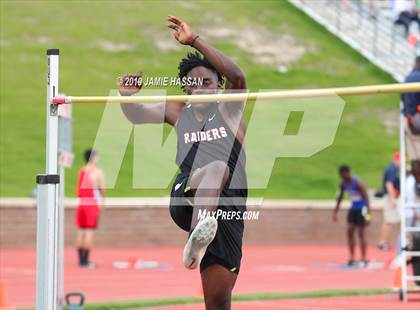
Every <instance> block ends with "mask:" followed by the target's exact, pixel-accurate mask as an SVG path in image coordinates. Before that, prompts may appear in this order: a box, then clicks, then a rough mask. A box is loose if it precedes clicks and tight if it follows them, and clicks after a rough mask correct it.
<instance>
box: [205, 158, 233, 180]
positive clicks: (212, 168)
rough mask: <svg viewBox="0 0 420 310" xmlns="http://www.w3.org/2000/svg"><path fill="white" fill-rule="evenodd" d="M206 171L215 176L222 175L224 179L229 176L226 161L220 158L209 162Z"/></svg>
mask: <svg viewBox="0 0 420 310" xmlns="http://www.w3.org/2000/svg"><path fill="white" fill-rule="evenodd" d="M207 172H208V173H209V174H210V175H213V176H214V177H216V178H220V177H222V178H223V180H224V181H226V180H227V178H228V177H229V168H228V166H227V165H226V163H224V162H223V161H221V160H216V161H214V162H212V163H211V164H209V166H208V171H207Z"/></svg>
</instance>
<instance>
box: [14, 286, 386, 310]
mask: <svg viewBox="0 0 420 310" xmlns="http://www.w3.org/2000/svg"><path fill="white" fill-rule="evenodd" d="M386 293H389V289H387V288H371V289H347V290H321V291H306V292H297V293H255V294H242V295H235V296H233V297H232V300H233V302H238V301H242V302H245V301H263V300H283V299H305V298H327V297H340V296H369V295H382V294H386ZM202 302H203V299H202V298H197V297H179V298H165V299H144V300H133V301H121V302H109V303H96V304H87V305H85V309H86V310H135V309H139V308H148V307H157V306H166V305H186V304H195V303H202ZM22 310H32V309H22Z"/></svg>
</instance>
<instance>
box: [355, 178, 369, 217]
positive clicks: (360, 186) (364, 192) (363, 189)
mask: <svg viewBox="0 0 420 310" xmlns="http://www.w3.org/2000/svg"><path fill="white" fill-rule="evenodd" d="M356 186H357V189H358V190H359V191H360V192H361V193H362V196H363V199H364V200H365V202H366V207H367V209H368V213H369V214H371V212H370V201H369V195H368V194H367V189H366V186H365V185H364V184H363V183H362V182H361V181H357V183H356Z"/></svg>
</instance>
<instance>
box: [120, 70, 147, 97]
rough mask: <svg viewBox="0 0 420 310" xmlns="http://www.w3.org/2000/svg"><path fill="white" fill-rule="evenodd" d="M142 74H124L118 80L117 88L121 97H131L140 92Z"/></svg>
mask: <svg viewBox="0 0 420 310" xmlns="http://www.w3.org/2000/svg"><path fill="white" fill-rule="evenodd" d="M142 77H143V72H138V73H135V74H130V73H129V74H126V75H124V76H123V77H122V78H119V81H118V87H119V89H118V90H119V92H120V95H121V96H131V95H134V94H135V93H137V92H138V91H140V89H141V87H142V85H143V84H142Z"/></svg>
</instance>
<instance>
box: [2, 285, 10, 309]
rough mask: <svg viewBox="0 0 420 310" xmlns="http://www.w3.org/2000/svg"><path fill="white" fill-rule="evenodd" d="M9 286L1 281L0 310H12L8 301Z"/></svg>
mask: <svg viewBox="0 0 420 310" xmlns="http://www.w3.org/2000/svg"><path fill="white" fill-rule="evenodd" d="M7 295H8V292H7V284H6V281H4V280H0V310H12V308H11V307H10V306H9V300H8V299H7Z"/></svg>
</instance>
